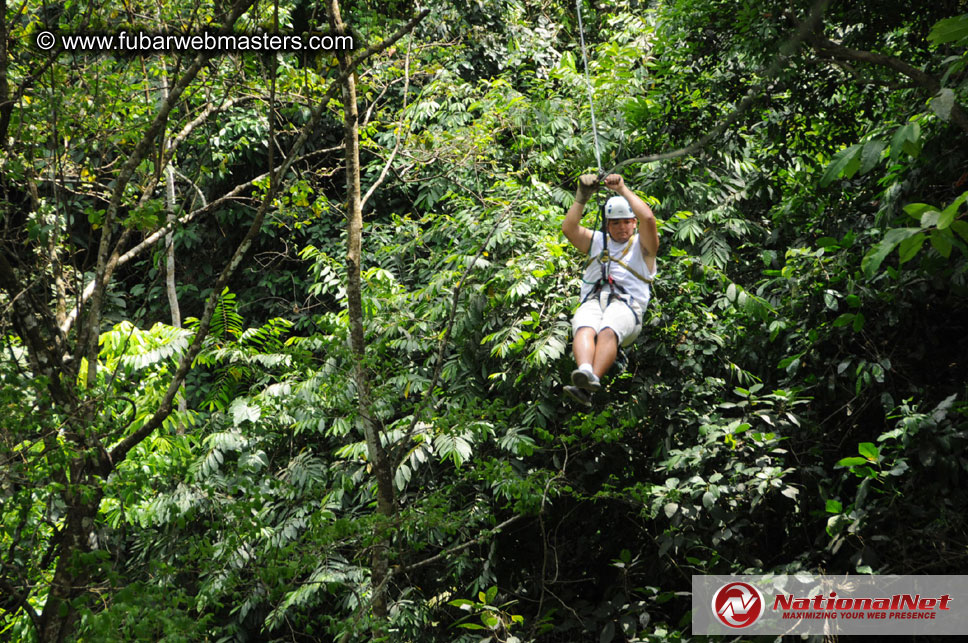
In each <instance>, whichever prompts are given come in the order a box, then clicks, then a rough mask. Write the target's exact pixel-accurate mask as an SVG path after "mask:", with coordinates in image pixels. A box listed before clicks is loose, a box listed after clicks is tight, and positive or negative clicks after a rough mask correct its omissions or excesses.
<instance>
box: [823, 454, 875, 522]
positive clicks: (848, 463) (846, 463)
mask: <svg viewBox="0 0 968 643" xmlns="http://www.w3.org/2000/svg"><path fill="white" fill-rule="evenodd" d="M858 464H867V459H866V458H858V457H857V456H852V457H849V458H841V459H840V460H838V461H837V466H838V467H853V466H856V465H858ZM828 503H829V501H828ZM828 507H829V504H828ZM827 511H830V509H829V508H828V509H827Z"/></svg>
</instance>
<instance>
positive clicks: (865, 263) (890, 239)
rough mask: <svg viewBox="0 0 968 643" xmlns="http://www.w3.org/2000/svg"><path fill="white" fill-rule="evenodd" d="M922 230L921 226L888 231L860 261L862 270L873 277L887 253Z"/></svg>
mask: <svg viewBox="0 0 968 643" xmlns="http://www.w3.org/2000/svg"><path fill="white" fill-rule="evenodd" d="M919 232H921V228H892V229H891V230H888V231H887V234H885V235H884V238H883V239H881V241H880V242H878V243H877V245H875V246H874V247H873V248H871V249H870V250H869V251H868V252H867V254H866V255H864V258H863V259H862V260H861V262H860V267H861V270H863V271H864V274H865V275H867V276H868V277H873V276H874V273H876V272H877V271H878V269H880V267H881V264H882V263H884V259H886V258H887V255H889V254H891V251H892V250H894V248H896V247H897V245H898V244H899V243H901V242H902V241H904V240H905V239H908V238H910V237H912V236H914V235H916V234H918V233H919Z"/></svg>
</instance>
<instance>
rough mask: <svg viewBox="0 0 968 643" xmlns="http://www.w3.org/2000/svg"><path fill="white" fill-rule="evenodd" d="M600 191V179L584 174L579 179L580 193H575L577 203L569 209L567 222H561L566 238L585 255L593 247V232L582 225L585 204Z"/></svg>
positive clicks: (566, 217) (566, 215)
mask: <svg viewBox="0 0 968 643" xmlns="http://www.w3.org/2000/svg"><path fill="white" fill-rule="evenodd" d="M597 189H598V177H597V176H595V175H594V174H582V175H581V176H580V177H578V191H577V192H575V202H574V203H572V204H571V207H570V208H568V212H567V213H566V214H565V220H564V221H562V222H561V231H562V232H564V233H565V237H566V238H567V239H568V241H570V242H571V245H573V246H575V247H576V248H578V249H579V250H581V251H582V252H584V253H585V254H588V251H589V250H591V247H592V231H591V230H589V229H588V228H586V227H585V226H583V225H582V224H581V215H582V213H583V212H584V211H585V204H586V203H588V199H590V198H591V197H592V194H594V193H595V190H597Z"/></svg>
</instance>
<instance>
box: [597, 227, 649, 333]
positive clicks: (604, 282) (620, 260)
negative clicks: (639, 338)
mask: <svg viewBox="0 0 968 643" xmlns="http://www.w3.org/2000/svg"><path fill="white" fill-rule="evenodd" d="M603 218H604V217H603ZM602 243H603V247H602V251H601V252H600V253H599V254H598V256H597V257H592V258H591V259H590V260H589V261H588V263H586V264H585V271H586V272H587V270H588V268H589V267H590V266H591V265H592V264H593V263H595V262H596V261H597V262H599V265H600V267H601V276H600V277H599V278H598V279H597V280H596V281H594V282H589V281H585V278H584V277H582V281H583V282H584V283H591V284H592V289H591V290H590V291H588V294H587V295H585V298H584V299H582V301H581V303H583V304H584V303H585V302H586V301H588V300H589V299H592V298H593V297H600V296H601V293H602V290H603V289H604V288H605V287H606V286H607V287H608V302H607V304H606V305H610V304H611V303H612V302H613V301H615V300H618V301H621V302H622V303H623V304H625V305H626V306H628V308H629V310H630V311H632V315H633V316H634V317H635V323H636V324H638V323H639V322H640V321H641V320H640V319H639V315H638V313H637V312H636V311H635V308H633V307H632V305H631V304H630V303H629V300H630V299H632V296H631V295H629V294H628V292H627V291H626V290H625V288H623V287H622V285H621V284H619V283H618V282H616V281H615V279H613V278H612V275H611V274H610V272H611V271H610V270H609V266H610V265H611V264H612V263H613V262H614V263H616V264H618V265H620V266H622V267H623V268H625V270H627V271H628V273H629V274H630V275H632V276H633V277H635V278H636V279H638V280H639V281H642V282H644V283H646V284H651V283H652V279H650V278H649V277H646V276H644V275H642V274H641V273H639V272H638V271H637V270H635V269H634V268H632V266H630V265H629V264H628V263H626V261H625V257H626V256H627V255H628V254H629V252H631V251H632V244H633V243H635V237H634V236H633V237H632V238H631V239H629V242H628V243H627V244H625V247H624V248H622V250H621V252H619V254H618V256H612V255H611V254H610V253H609V251H608V233H607V232H605V233H603V236H602Z"/></svg>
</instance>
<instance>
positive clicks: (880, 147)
mask: <svg viewBox="0 0 968 643" xmlns="http://www.w3.org/2000/svg"><path fill="white" fill-rule="evenodd" d="M885 147H887V143H886V142H885V141H868V142H867V143H864V149H863V151H862V152H861V154H860V173H861V174H867V173H868V172H870V171H871V170H872V169H873V168H874V166H875V165H877V164H878V162H880V160H881V153H883V152H884V148H885Z"/></svg>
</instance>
